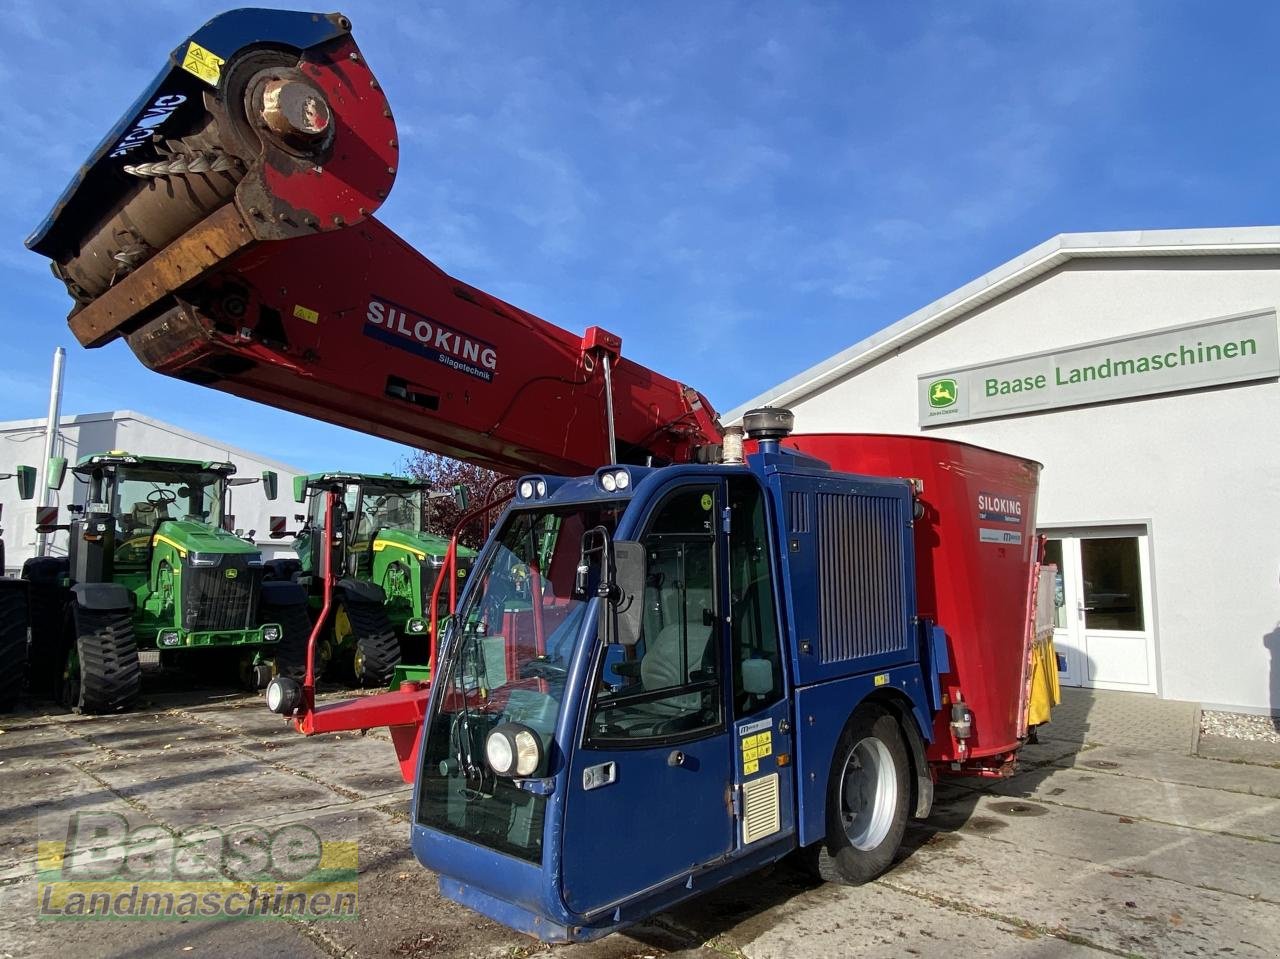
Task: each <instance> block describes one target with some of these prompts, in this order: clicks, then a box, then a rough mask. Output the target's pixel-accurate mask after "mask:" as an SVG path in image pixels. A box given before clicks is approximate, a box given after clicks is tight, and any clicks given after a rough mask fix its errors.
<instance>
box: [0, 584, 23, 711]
mask: <svg viewBox="0 0 1280 959" xmlns="http://www.w3.org/2000/svg"><path fill="white" fill-rule="evenodd" d="M26 675H27V584H26V583H24V582H23V581H22V580H20V579H0V712H2V713H7V712H9V710H11V709H13V707H14V706H15V705H16V704H17V702H18V695H19V694H20V693H21V692H22V683H23V680H24V679H25V678H26Z"/></svg>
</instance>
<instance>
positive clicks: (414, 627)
mask: <svg viewBox="0 0 1280 959" xmlns="http://www.w3.org/2000/svg"><path fill="white" fill-rule="evenodd" d="M426 631H427V624H426V623H425V622H423V621H422V620H420V619H411V620H409V632H411V633H425V632H426Z"/></svg>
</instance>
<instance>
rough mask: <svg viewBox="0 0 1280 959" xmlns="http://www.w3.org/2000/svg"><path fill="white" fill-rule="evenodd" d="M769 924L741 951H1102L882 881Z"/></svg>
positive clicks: (819, 900) (813, 898)
mask: <svg viewBox="0 0 1280 959" xmlns="http://www.w3.org/2000/svg"><path fill="white" fill-rule="evenodd" d="M768 921H769V927H768V928H766V929H764V930H762V931H761V932H760V933H759V934H758V935H755V936H753V937H752V938H750V939H748V940H747V941H745V942H742V943H741V945H739V946H738V948H739V950H740V952H741V954H742V955H745V956H749V957H750V959H794V957H796V956H859V957H867V959H901V957H903V956H938V957H946V956H966V955H967V956H1022V957H1028V959H1086V957H1096V956H1097V955H1098V953H1097V952H1096V951H1095V950H1093V949H1090V948H1086V947H1084V946H1081V945H1077V944H1076V943H1073V942H1070V941H1068V940H1065V939H1062V938H1058V937H1056V936H1053V935H1050V934H1047V933H1045V932H1044V931H1041V930H1038V929H1033V928H1030V927H1028V926H1024V925H1016V924H1013V923H1009V922H1004V921H1002V920H1000V919H999V918H996V917H992V916H988V915H983V914H981V913H979V912H976V911H974V910H970V909H966V908H962V907H953V906H950V905H946V904H941V903H938V902H935V901H933V900H931V899H928V898H922V897H920V896H917V895H913V894H909V893H907V892H905V891H903V890H900V889H894V888H891V887H889V886H886V885H882V884H879V883H873V884H871V885H868V886H861V887H856V888H855V887H849V886H826V887H823V888H820V889H815V890H813V891H812V892H810V893H808V894H806V895H805V896H803V897H801V898H799V899H797V900H794V901H793V902H791V903H789V904H788V905H787V906H786V907H785V908H783V909H780V910H778V911H777V912H776V913H775V914H774V915H771V916H769V917H768ZM732 937H733V934H732V933H731V934H730V936H729V938H732Z"/></svg>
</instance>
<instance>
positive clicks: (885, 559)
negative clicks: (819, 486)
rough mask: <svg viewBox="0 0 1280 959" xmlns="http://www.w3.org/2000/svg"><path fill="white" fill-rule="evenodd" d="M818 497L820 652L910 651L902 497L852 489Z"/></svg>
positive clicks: (850, 655)
mask: <svg viewBox="0 0 1280 959" xmlns="http://www.w3.org/2000/svg"><path fill="white" fill-rule="evenodd" d="M816 498H817V514H818V517H817V526H818V650H819V658H820V659H821V661H822V662H823V663H824V664H826V663H838V662H845V661H847V660H851V659H857V658H859V657H862V656H875V655H879V654H882V653H891V652H897V651H900V650H903V649H905V648H906V643H907V630H906V629H905V628H904V620H903V617H904V610H905V608H906V583H905V582H904V580H903V559H904V558H903V553H902V550H903V546H904V540H905V537H904V536H903V533H902V523H903V519H902V517H901V515H900V506H899V501H898V500H896V499H891V498H889V497H880V496H860V495H852V494H848V493H818V494H817V497H816Z"/></svg>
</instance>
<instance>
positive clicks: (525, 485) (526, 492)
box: [520, 480, 533, 499]
mask: <svg viewBox="0 0 1280 959" xmlns="http://www.w3.org/2000/svg"><path fill="white" fill-rule="evenodd" d="M520 498H521V499H533V480H525V481H524V482H522V483H521V484H520Z"/></svg>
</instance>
